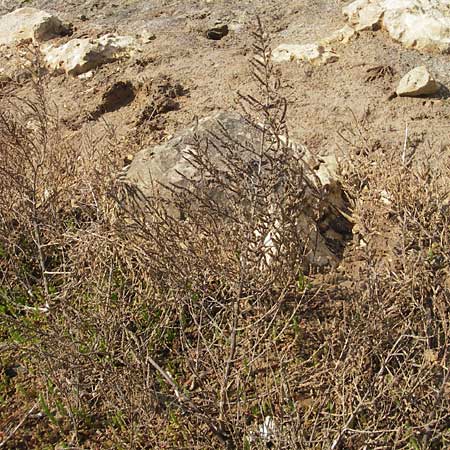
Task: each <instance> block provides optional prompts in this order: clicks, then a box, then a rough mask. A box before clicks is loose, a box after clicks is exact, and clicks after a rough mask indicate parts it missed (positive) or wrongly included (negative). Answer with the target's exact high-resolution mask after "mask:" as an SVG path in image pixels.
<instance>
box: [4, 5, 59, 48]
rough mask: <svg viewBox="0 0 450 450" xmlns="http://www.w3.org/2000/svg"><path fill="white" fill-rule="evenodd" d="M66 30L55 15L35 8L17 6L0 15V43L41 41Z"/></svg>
mask: <svg viewBox="0 0 450 450" xmlns="http://www.w3.org/2000/svg"><path fill="white" fill-rule="evenodd" d="M66 32H67V28H66V27H65V26H64V25H63V24H62V22H61V21H60V20H59V19H58V18H57V17H56V16H53V15H52V14H49V13H47V12H45V11H41V10H39V9H35V8H19V9H16V10H15V11H13V12H11V13H9V14H5V15H3V16H1V17H0V45H12V44H19V43H20V42H23V41H27V40H31V41H33V42H42V41H46V40H49V39H52V38H54V37H56V36H58V35H61V34H64V33H66Z"/></svg>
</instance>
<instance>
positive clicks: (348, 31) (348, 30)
mask: <svg viewBox="0 0 450 450" xmlns="http://www.w3.org/2000/svg"><path fill="white" fill-rule="evenodd" d="M355 34H356V30H355V29H354V28H352V27H351V26H349V25H344V26H343V27H342V28H341V29H339V30H337V31H335V32H334V33H332V34H331V35H330V36H327V37H326V38H324V39H321V40H320V44H321V45H323V46H327V45H330V44H334V43H336V42H337V43H342V44H347V43H348V42H349V41H350V39H351V38H352V37H353V36H354V35H355Z"/></svg>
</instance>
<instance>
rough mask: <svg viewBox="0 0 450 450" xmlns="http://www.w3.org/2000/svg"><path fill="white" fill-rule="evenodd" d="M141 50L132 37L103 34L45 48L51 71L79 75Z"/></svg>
mask: <svg viewBox="0 0 450 450" xmlns="http://www.w3.org/2000/svg"><path fill="white" fill-rule="evenodd" d="M136 51H138V45H137V42H136V40H135V38H133V37H132V36H118V35H113V34H107V35H104V36H102V37H100V38H98V39H87V38H85V39H72V40H70V41H69V42H67V43H66V44H64V45H61V46H59V47H55V46H49V47H47V48H44V49H43V53H44V59H45V62H46V64H47V66H48V67H49V69H50V70H53V71H55V72H65V73H66V74H69V75H74V76H76V75H80V74H83V73H86V72H89V71H90V70H92V69H95V68H96V67H99V66H101V65H103V64H106V63H109V62H112V61H115V60H117V59H119V58H123V57H130V56H132V55H133V54H134V53H135V52H136Z"/></svg>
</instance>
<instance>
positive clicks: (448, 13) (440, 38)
mask: <svg viewBox="0 0 450 450" xmlns="http://www.w3.org/2000/svg"><path fill="white" fill-rule="evenodd" d="M343 13H344V15H345V16H346V17H347V18H348V20H349V22H350V23H351V24H352V25H353V26H354V27H355V28H356V29H357V30H365V29H373V28H378V27H383V28H384V29H385V30H386V31H387V32H388V33H389V34H390V36H391V37H392V38H393V39H395V40H396V41H399V42H401V43H402V44H403V45H404V46H405V47H408V48H417V49H418V50H423V51H437V52H442V53H448V52H449V51H450V1H449V0H440V1H436V0H356V1H354V2H353V3H351V4H350V5H347V6H346V7H344V8H343Z"/></svg>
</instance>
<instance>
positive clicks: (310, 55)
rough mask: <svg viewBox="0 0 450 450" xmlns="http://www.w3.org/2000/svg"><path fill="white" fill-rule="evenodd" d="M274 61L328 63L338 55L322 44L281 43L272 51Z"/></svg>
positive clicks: (335, 59)
mask: <svg viewBox="0 0 450 450" xmlns="http://www.w3.org/2000/svg"><path fill="white" fill-rule="evenodd" d="M272 60H273V61H274V62H284V61H295V60H297V61H306V62H310V63H311V64H317V65H320V64H326V63H330V62H335V61H337V60H338V55H337V54H336V53H334V52H333V51H332V50H331V49H330V48H328V47H326V46H324V45H320V44H305V45H299V44H281V45H279V46H278V47H276V48H275V49H274V50H273V52H272Z"/></svg>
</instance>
